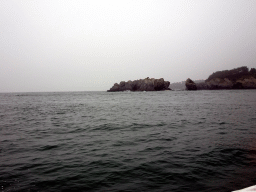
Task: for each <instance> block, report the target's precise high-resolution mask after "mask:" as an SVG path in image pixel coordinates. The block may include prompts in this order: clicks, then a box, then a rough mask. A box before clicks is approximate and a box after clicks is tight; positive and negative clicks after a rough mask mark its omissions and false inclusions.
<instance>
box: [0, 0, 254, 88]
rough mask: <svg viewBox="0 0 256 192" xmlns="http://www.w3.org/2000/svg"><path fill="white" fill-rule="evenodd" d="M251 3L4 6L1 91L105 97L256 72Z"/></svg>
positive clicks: (12, 2) (113, 1)
mask: <svg viewBox="0 0 256 192" xmlns="http://www.w3.org/2000/svg"><path fill="white" fill-rule="evenodd" d="M255 18H256V1H254V0H246V1H239V0H224V1H223V0H215V1H210V0H201V1H200V0H194V1H193V0H191V1H188V0H174V1H167V0H157V1H156V0H155V1H153V0H147V1H146V0H136V1H133V0H129V1H128V0H127V1H126V0H123V1H118V0H108V1H103V0H102V1H100V0H94V1H82V0H77V1H58V0H56V1H50V0H44V1H39V0H35V1H21V0H8V1H7V0H2V1H0V28H1V33H0V92H30V91H31V92H34V91H97V90H99V91H105V90H107V89H109V88H110V87H111V86H112V85H113V84H114V83H115V82H120V81H122V80H125V81H127V80H135V79H141V78H146V77H154V78H161V77H163V78H164V79H165V80H168V81H170V82H171V83H172V82H177V81H184V80H186V79H187V78H188V77H189V78H191V79H193V80H196V79H206V78H207V77H208V76H209V75H210V74H211V73H213V72H214V71H219V70H225V69H232V68H236V67H240V66H248V67H249V68H251V67H255V59H256V56H255V55H256V54H255V50H256V40H255V37H256V20H255Z"/></svg>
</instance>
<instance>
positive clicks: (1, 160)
mask: <svg viewBox="0 0 256 192" xmlns="http://www.w3.org/2000/svg"><path fill="white" fill-rule="evenodd" d="M251 185H256V90H221V91H195V92H189V91H163V92H119V93H108V92H67V93H6V94H4V93H1V94H0V190H1V191H5V192H7V191H45V192H46V191H47V192H48V191H102V192H103V191H111V192H112V191H174V192H187V191H195V192H198V191H202V192H206V191H207V192H210V191H214V192H215V191H218V192H226V191H227V192H228V191H232V190H237V189H241V188H244V187H248V186H251Z"/></svg>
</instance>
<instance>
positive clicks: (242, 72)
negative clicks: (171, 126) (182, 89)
mask: <svg viewBox="0 0 256 192" xmlns="http://www.w3.org/2000/svg"><path fill="white" fill-rule="evenodd" d="M188 80H189V79H188ZM188 80H187V81H188ZM191 81H192V80H191ZM192 82H193V81H192ZM191 86H192V85H190V84H189V83H188V86H187V84H186V87H187V89H188V90H192V89H191ZM195 86H196V89H197V90H206V89H210V90H214V89H256V70H255V69H254V68H251V70H250V71H249V70H248V68H247V67H239V68H236V69H232V70H225V71H217V72H215V73H213V74H212V75H210V76H209V77H208V79H206V80H205V82H202V83H195ZM192 88H193V87H192ZM193 90H195V89H193Z"/></svg>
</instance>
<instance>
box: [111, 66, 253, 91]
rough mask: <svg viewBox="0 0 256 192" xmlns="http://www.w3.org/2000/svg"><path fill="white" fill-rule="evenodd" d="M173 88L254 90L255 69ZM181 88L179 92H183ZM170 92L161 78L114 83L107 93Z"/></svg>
mask: <svg viewBox="0 0 256 192" xmlns="http://www.w3.org/2000/svg"><path fill="white" fill-rule="evenodd" d="M173 86H176V87H184V88H185V90H190V91H192V90H194V91H195V90H219V89H256V69H255V68H251V70H250V71H249V69H248V68H247V67H245V66H244V67H239V68H235V69H232V70H224V71H217V72H214V73H213V74H211V75H210V76H209V77H208V79H206V80H205V81H204V80H197V81H193V80H191V79H190V78H188V79H187V80H186V81H185V82H184V81H183V82H181V83H174V84H173ZM184 88H182V89H181V90H184ZM164 90H172V89H171V88H170V82H169V81H164V79H163V78H160V79H155V78H149V77H147V78H145V79H139V80H134V81H131V80H129V81H127V82H125V81H121V82H120V83H119V84H118V83H115V84H114V85H113V86H112V87H111V88H110V89H109V90H107V91H108V92H117V91H164Z"/></svg>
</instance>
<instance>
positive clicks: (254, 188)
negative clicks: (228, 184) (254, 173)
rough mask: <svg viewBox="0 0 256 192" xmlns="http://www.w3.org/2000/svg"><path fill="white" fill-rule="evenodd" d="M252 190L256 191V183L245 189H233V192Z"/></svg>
mask: <svg viewBox="0 0 256 192" xmlns="http://www.w3.org/2000/svg"><path fill="white" fill-rule="evenodd" d="M252 191H256V185H253V186H251V187H247V188H244V189H240V190H236V191H232V192H252Z"/></svg>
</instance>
